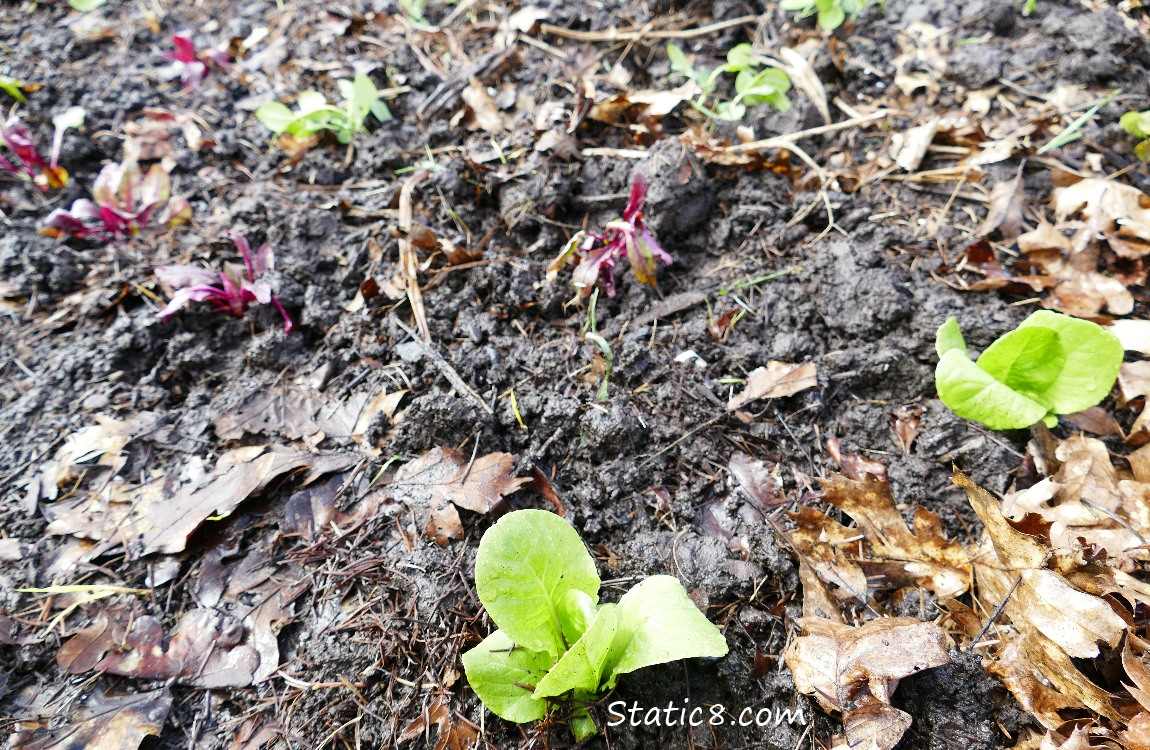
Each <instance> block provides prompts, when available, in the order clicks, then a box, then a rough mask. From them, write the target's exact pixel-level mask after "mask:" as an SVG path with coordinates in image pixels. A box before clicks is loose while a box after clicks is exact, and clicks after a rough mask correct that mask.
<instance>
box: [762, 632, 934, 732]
mask: <svg viewBox="0 0 1150 750" xmlns="http://www.w3.org/2000/svg"><path fill="white" fill-rule="evenodd" d="M798 624H799V627H801V628H802V629H803V630H805V631H806V633H807V634H806V635H804V636H801V637H799V638H796V639H794V640H793V641H791V644H790V646H788V647H787V651H786V653H785V654H784V656H783V659H784V660H785V661H786V664H787V666H788V667H790V669H791V673H792V675H793V676H794V680H795V688H796V689H797V690H798V691H799V692H800V693H803V694H804V695H811V696H814V698H815V700H817V701H818V702H819V704H820V705H822V707H823V708H824V709H826V710H827V711H838V712H842V713H843V724H844V726H845V729H846V733H847V742H848V743H849V744H850V746H851V747H869V748H877V749H881V750H890V749H891V748H893V747H894V746H895V745H896V744H898V741H899V740H900V739H901V738H902V735H903V733H904V732H905V731H906V729H907V728H908V727H909V726H910V716H909V715H908V714H906V713H904V712H902V711H899V710H898V709H896V708H894V707H892V706H891V705H890V696H891V694H892V693H893V692H894V690H895V688H897V687H898V682H899V680H901V679H902V678H904V677H909V676H910V675H912V674H917V673H919V672H922V671H923V670H926V669H931V668H933V667H938V666H942V665H943V664H946V663H948V662H949V661H950V656H949V655H948V654H947V651H946V634H945V633H944V632H943V631H942V628H940V627H939V626H938V625H935V624H934V623H931V622H920V621H918V620H915V619H913V618H909V617H896V618H889V619H877V620H871V621H870V622H867V623H864V624H863V625H862V626H859V627H853V626H850V625H843V624H840V623H836V622H832V621H830V620H823V619H820V618H816V617H803V618H801V619H800V620H799V621H798Z"/></svg>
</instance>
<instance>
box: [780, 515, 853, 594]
mask: <svg viewBox="0 0 1150 750" xmlns="http://www.w3.org/2000/svg"><path fill="white" fill-rule="evenodd" d="M789 516H790V518H791V520H792V521H794V523H795V528H794V529H793V530H791V531H790V533H789V534H788V535H787V539H788V541H789V542H790V543H791V546H792V548H793V549H794V551H795V555H796V556H797V557H798V558H799V566H800V572H801V568H802V566H803V565H806V566H808V567H809V569H810V571H811V572H812V573H813V574H814V575H815V577H816V578H817V580H819V581H821V582H822V583H824V584H826V588H825V589H824V592H825V593H826V594H827V595H828V596H830V597H833V598H834V599H836V600H838V601H852V602H866V601H867V600H868V599H869V594H868V589H869V584H868V582H867V577H866V573H865V572H863V569H862V568H861V567H860V566H859V564H858V562H857V561H856V559H855V558H856V557H857V556H858V555H857V552H858V549H859V544H860V540H859V533H858V529H852V528H848V527H846V526H843V525H842V524H841V523H839V522H838V521H835V520H834V519H832V518H830V517H829V516H827V515H826V514H825V513H822V512H820V511H818V510H816V509H814V508H810V507H806V506H801V507H800V508H799V510H798V511H797V512H795V513H790V514H789ZM803 591H804V597H806V596H807V595H808V594H809V591H808V587H807V586H804V587H803ZM816 595H821V594H820V593H817V592H816ZM804 608H805V604H804ZM822 608H823V609H826V608H825V607H822ZM835 611H836V612H837V606H836V608H835Z"/></svg>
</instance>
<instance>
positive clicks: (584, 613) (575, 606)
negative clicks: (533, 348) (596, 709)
mask: <svg viewBox="0 0 1150 750" xmlns="http://www.w3.org/2000/svg"><path fill="white" fill-rule="evenodd" d="M596 291H598V290H596ZM596 613H597V610H596V608H595V600H594V599H592V598H591V597H590V596H588V595H587V593H586V592H584V591H580V590H579V589H571V590H570V591H568V592H567V595H566V596H564V597H563V602H562V603H561V604H560V605H559V625H560V627H561V628H562V629H563V639H564V640H566V641H567V642H568V643H575V642H576V641H578V640H579V639H580V638H582V637H583V634H584V633H586V632H587V628H589V627H591V623H592V622H594V621H595V615H596Z"/></svg>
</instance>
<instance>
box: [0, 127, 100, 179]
mask: <svg viewBox="0 0 1150 750" xmlns="http://www.w3.org/2000/svg"><path fill="white" fill-rule="evenodd" d="M52 123H53V124H54V125H55V126H56V132H55V134H54V135H53V137H52V152H51V153H50V154H49V155H48V158H47V159H45V158H44V157H43V156H41V155H40V151H39V150H38V149H37V148H36V143H35V142H34V141H33V140H32V130H31V129H30V128H29V127H28V125H27V124H25V122H24V121H23V120H21V119H20V118H19V117H17V116H15V115H13V116H12V117H9V118H8V122H6V123H5V122H2V121H0V145H2V146H7V147H8V151H9V152H10V153H11V154H12V158H13V159H15V161H14V162H13V161H9V160H8V159H6V158H5V157H4V156H0V170H3V171H5V172H11V173H12V174H15V175H19V176H21V177H24V178H27V179H30V180H32V181H33V182H34V183H36V185H37V186H39V187H40V189H41V190H59V189H60V188H62V187H64V186H65V185H67V184H68V171H67V170H66V169H64V168H63V167H61V166H60V148H61V147H62V146H63V145H64V133H65V132H66V131H67V130H68V129H69V128H79V127H81V126H83V124H84V110H83V108H81V107H69V108H68V109H66V110H64V111H63V112H62V113H60V114H58V115H56V116H55V117H53V118H52Z"/></svg>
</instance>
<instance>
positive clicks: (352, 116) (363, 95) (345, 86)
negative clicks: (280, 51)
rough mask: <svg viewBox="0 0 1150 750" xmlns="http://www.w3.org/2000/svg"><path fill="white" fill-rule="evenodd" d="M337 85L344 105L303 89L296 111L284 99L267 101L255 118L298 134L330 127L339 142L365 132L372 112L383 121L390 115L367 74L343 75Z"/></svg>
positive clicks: (274, 128)
mask: <svg viewBox="0 0 1150 750" xmlns="http://www.w3.org/2000/svg"><path fill="white" fill-rule="evenodd" d="M336 85H337V86H338V87H339V93H340V95H341V96H342V97H343V99H344V103H343V106H342V107H337V106H335V105H332V104H328V102H327V99H326V98H325V97H324V95H323V94H321V93H319V92H318V91H304V92H303V93H301V94H300V95H299V97H297V99H296V108H297V109H296V111H294V112H293V111H292V110H290V109H289V108H288V107H287V105H285V104H283V103H281V102H267V103H266V104H263V105H261V106H260V108H259V109H257V110H256V119H258V120H259V121H260V122H262V123H263V124H264V125H265V126H267V128H268V129H269V130H271V131H272V132H273V133H276V134H278V135H282V134H284V133H286V134H288V135H291V136H293V137H295V138H307V137H308V136H312V135H315V134H317V133H319V132H320V131H323V130H330V131H331V132H333V133H335V137H336V138H338V139H339V142H340V143H350V142H351V139H352V138H353V137H354V136H355V135H356V134H357V133H366V132H367V127H366V125H365V123H366V122H367V116H368V115H369V114H371V115H375V119H377V120H379V121H380V122H386V121H388V120H390V119H391V111H390V110H389V109H388V108H387V104H386V103H385V102H384V101H383V99H381V98H380V96H379V90H378V89H377V88H376V87H375V84H374V83H372V80H371V79H370V78H368V77H367V76H363V75H361V76H356V77H355V80H354V81H349V80H347V79H346V78H341V79H339V80H338V81H336Z"/></svg>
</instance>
